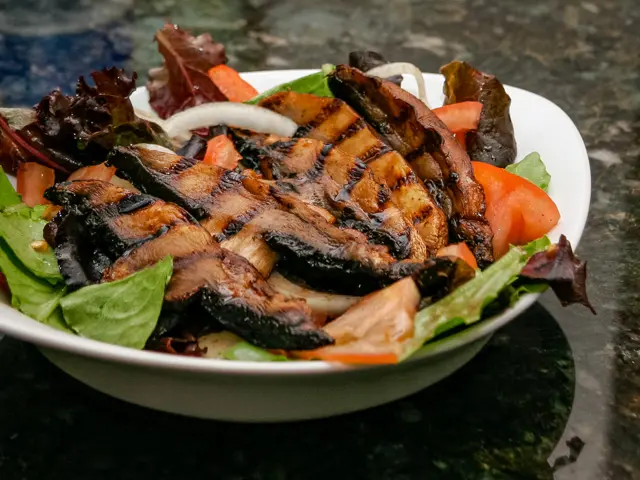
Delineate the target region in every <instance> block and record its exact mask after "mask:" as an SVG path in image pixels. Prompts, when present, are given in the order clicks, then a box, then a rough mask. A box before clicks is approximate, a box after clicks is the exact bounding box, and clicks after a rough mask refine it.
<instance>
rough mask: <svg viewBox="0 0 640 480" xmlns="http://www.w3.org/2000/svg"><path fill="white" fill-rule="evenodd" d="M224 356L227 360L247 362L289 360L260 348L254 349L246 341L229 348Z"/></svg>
mask: <svg viewBox="0 0 640 480" xmlns="http://www.w3.org/2000/svg"><path fill="white" fill-rule="evenodd" d="M223 356H224V358H226V359H227V360H241V361H245V362H285V361H287V360H288V358H287V357H285V356H284V355H274V354H273V353H271V352H268V351H266V350H263V349H262V348H259V347H254V346H253V345H251V344H250V343H247V342H244V341H242V342H238V343H236V344H235V345H232V346H230V347H229V348H227V349H226V350H225V351H224V353H223Z"/></svg>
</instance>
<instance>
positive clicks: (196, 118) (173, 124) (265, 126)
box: [162, 102, 298, 137]
mask: <svg viewBox="0 0 640 480" xmlns="http://www.w3.org/2000/svg"><path fill="white" fill-rule="evenodd" d="M214 125H228V126H230V127H237V128H244V129H247V130H252V131H254V132H258V133H274V134H276V135H281V136H283V137H292V136H293V134H294V133H295V131H296V130H297V129H298V125H297V124H296V123H295V122H294V121H293V120H291V119H289V118H287V117H285V116H283V115H280V114H277V113H275V112H272V111H271V110H267V109H266V108H262V107H258V106H256V105H247V104H244V103H236V102H215V103H204V104H202V105H198V106H196V107H193V108H190V109H188V110H184V111H182V112H179V113H176V114H175V115H173V116H171V117H169V118H168V119H167V120H165V121H164V122H163V125H162V127H163V128H164V130H165V131H166V132H167V134H168V135H169V136H170V137H176V136H179V135H182V134H185V133H189V131H190V130H196V129H198V128H204V127H212V126H214Z"/></svg>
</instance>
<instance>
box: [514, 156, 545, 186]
mask: <svg viewBox="0 0 640 480" xmlns="http://www.w3.org/2000/svg"><path fill="white" fill-rule="evenodd" d="M506 170H507V172H511V173H514V174H516V175H518V176H519V177H522V178H526V179H527V180H529V181H530V182H531V183H533V184H535V185H537V186H538V187H540V188H541V189H542V190H544V191H545V192H546V191H548V189H549V182H551V175H549V172H547V168H546V167H545V165H544V162H543V161H542V158H540V154H539V153H538V152H532V153H530V154H529V155H527V156H526V157H524V158H523V159H522V160H521V161H519V162H518V163H514V164H512V165H507V167H506Z"/></svg>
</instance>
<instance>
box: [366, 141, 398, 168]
mask: <svg viewBox="0 0 640 480" xmlns="http://www.w3.org/2000/svg"><path fill="white" fill-rule="evenodd" d="M389 152H391V147H389V146H388V145H386V144H384V143H381V144H380V145H374V146H373V147H371V148H370V149H369V150H367V151H366V152H364V154H362V155H361V156H360V158H362V161H363V162H366V163H370V162H373V161H374V160H375V159H376V158H380V157H381V156H382V155H386V154H387V153H389Z"/></svg>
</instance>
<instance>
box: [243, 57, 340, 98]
mask: <svg viewBox="0 0 640 480" xmlns="http://www.w3.org/2000/svg"><path fill="white" fill-rule="evenodd" d="M335 68H336V67H335V65H331V64H329V63H327V64H325V65H323V66H322V69H321V70H320V71H319V72H316V73H312V74H310V75H307V76H305V77H301V78H297V79H295V80H292V81H290V82H287V83H283V84H281V85H277V86H275V87H273V88H270V89H269V90H267V91H266V92H263V93H261V94H260V95H258V96H257V97H255V98H252V99H251V100H248V101H247V102H245V103H249V104H252V105H253V104H256V103H259V102H260V101H262V100H264V99H265V98H267V97H270V96H271V95H273V94H275V93H279V92H297V93H311V94H313V95H317V96H318V97H333V93H331V90H330V89H329V84H328V82H327V78H328V77H327V75H329V74H330V73H331V72H332V71H333V70H334V69H335Z"/></svg>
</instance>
